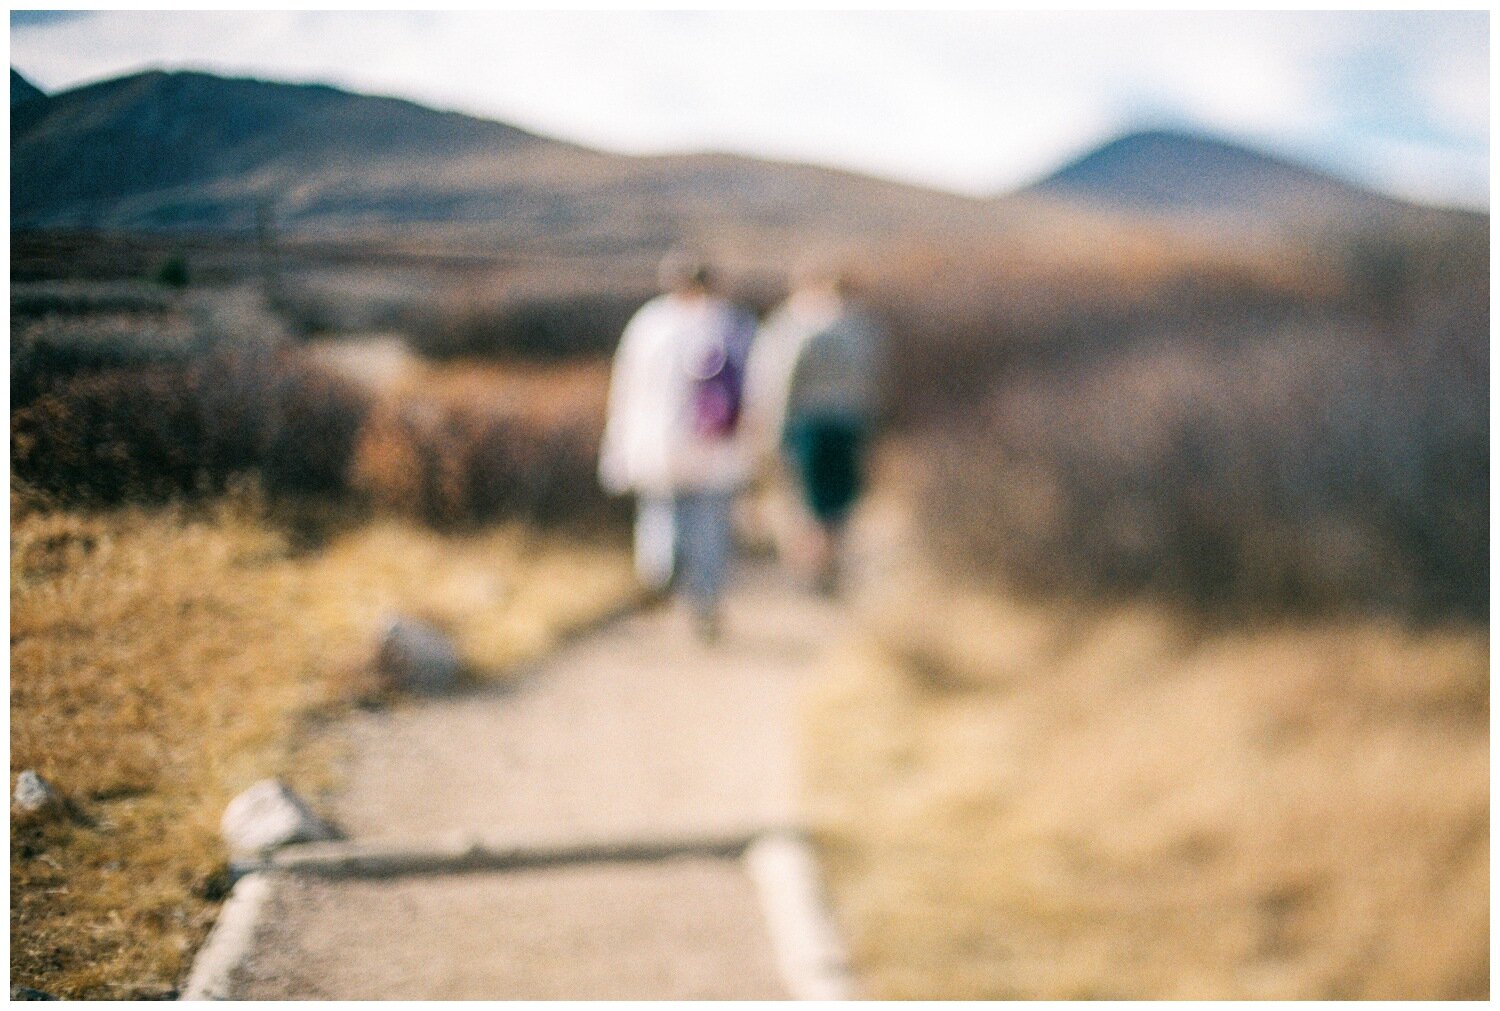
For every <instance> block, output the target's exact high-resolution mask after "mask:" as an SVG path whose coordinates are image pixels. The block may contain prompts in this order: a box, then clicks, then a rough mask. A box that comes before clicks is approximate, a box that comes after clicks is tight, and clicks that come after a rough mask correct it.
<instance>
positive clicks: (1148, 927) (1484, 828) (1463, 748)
mask: <svg viewBox="0 0 1500 1011" xmlns="http://www.w3.org/2000/svg"><path fill="white" fill-rule="evenodd" d="M923 599H925V600H929V601H930V600H934V599H941V600H943V602H944V603H943V607H942V609H941V614H937V613H935V612H934V610H933V609H932V608H931V607H930V606H928V607H918V606H916V604H915V601H918V600H923ZM869 607H870V608H871V611H870V614H869V618H870V620H869V621H868V622H867V627H868V628H869V629H870V630H871V631H869V632H867V633H866V634H865V635H864V636H863V637H862V638H857V639H855V640H854V641H853V642H852V643H851V644H850V645H849V646H848V647H847V648H846V649H845V650H844V651H843V652H842V654H841V655H840V656H839V658H838V660H837V661H836V663H835V665H834V668H833V670H832V672H831V675H830V677H829V679H828V680H827V681H826V683H825V684H823V685H822V686H821V687H820V689H819V691H818V692H817V693H816V694H815V695H814V696H813V697H812V698H811V699H810V700H809V703H808V706H807V708H806V711H805V714H804V715H805V720H804V722H805V726H806V729H807V731H808V733H807V735H806V744H805V752H806V754H805V766H806V779H807V782H808V783H810V784H811V786H810V788H809V791H808V797H807V803H808V808H809V811H810V813H811V816H812V818H813V821H814V825H815V826H816V828H817V831H818V836H819V840H820V844H821V847H822V850H823V853H824V854H825V858H826V862H827V866H828V869H829V874H830V885H831V889H832V892H833V896H834V900H835V907H836V910H837V913H838V915H839V918H840V920H841V921H842V923H843V924H844V926H845V928H846V930H847V931H848V933H849V934H850V936H851V941H852V945H853V948H854V955H855V958H856V960H857V964H858V966H859V968H860V970H861V974H862V976H863V978H864V980H865V981H866V982H867V984H868V986H869V988H870V989H871V991H872V992H871V993H870V994H869V995H870V996H874V997H883V998H916V997H921V998H968V999H991V998H1008V997H1022V998H1054V999H1068V998H1084V997H1109V998H1244V999H1258V998H1444V997H1467V998H1481V999H1482V998H1484V997H1485V996H1486V995H1487V993H1488V989H1489V963H1488V952H1489V928H1488V922H1489V919H1488V918H1489V802H1488V797H1489V741H1488V648H1489V642H1488V632H1487V630H1486V629H1484V628H1481V627H1452V628H1444V629H1432V630H1427V631H1412V630H1410V629H1407V628H1403V627H1400V626H1397V625H1395V624H1383V623H1378V622H1374V621H1367V622H1358V621H1355V620H1352V619H1351V620H1341V621H1339V622H1325V623H1321V624H1303V625H1292V624H1286V625H1279V626H1268V627H1262V628H1257V629H1250V628H1244V629H1220V630H1217V631H1215V630H1210V629H1205V628H1203V627H1202V626H1195V625H1191V624H1187V623H1185V622H1182V621H1179V620H1177V619H1175V618H1172V617H1169V616H1168V615H1166V614H1165V613H1164V612H1162V611H1160V610H1153V609H1149V608H1145V607H1133V608H1132V607H1122V608H1118V609H1114V610H1107V611H1106V610H1093V611H1089V610H1074V611H1072V612H1059V611H1057V610H1055V609H1044V608H1041V607H1033V606H1028V605H1025V604H1022V603H1018V602H1016V601H1010V600H1004V599H1000V598H996V597H989V596H982V595H971V594H966V593H962V592H957V591H955V590H954V589H953V588H952V587H951V586H948V585H945V584H944V583H942V582H937V581H929V582H927V584H926V585H907V586H906V587H905V588H904V589H902V590H900V591H893V592H892V593H890V594H889V595H888V596H887V597H886V598H885V599H884V600H881V601H876V602H872V603H870V604H869ZM877 629H878V630H879V631H874V630H877Z"/></svg>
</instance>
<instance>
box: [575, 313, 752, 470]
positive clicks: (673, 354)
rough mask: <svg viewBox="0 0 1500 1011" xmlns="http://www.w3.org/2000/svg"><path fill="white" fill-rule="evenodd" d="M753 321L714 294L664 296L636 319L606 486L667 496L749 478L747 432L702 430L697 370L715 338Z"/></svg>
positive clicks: (613, 383) (605, 447) (619, 376)
mask: <svg viewBox="0 0 1500 1011" xmlns="http://www.w3.org/2000/svg"><path fill="white" fill-rule="evenodd" d="M750 327H753V322H752V321H751V320H750V318H749V316H748V314H746V313H745V312H744V311H743V310H741V309H739V308H737V307H735V306H734V305H732V304H730V303H729V302H726V301H724V300H722V299H718V298H714V297H711V296H682V295H676V294H669V295H662V296H659V297H657V298H654V299H652V300H651V301H650V302H647V303H646V304H645V305H644V306H642V307H641V308H640V310H639V311H638V312H637V313H636V314H635V316H634V317H632V318H631V320H630V323H629V324H628V325H627V326H626V327H625V333H624V334H623V335H622V336H621V338H620V347H619V350H617V351H616V352H615V361H614V368H613V371H612V374H611V377H610V388H609V413H608V417H607V418H606V420H605V426H604V440H603V443H602V445H601V446H600V450H599V481H600V483H601V484H602V485H603V486H604V488H605V490H606V491H610V492H613V493H615V494H621V493H624V492H636V493H638V494H644V495H649V496H658V497H660V496H669V495H673V494H676V493H679V492H690V491H730V490H733V489H734V488H736V487H738V486H739V485H740V484H742V483H743V482H744V480H745V479H746V476H747V474H748V470H749V467H748V459H747V456H746V453H745V448H744V445H743V439H742V437H741V436H740V435H739V434H738V433H736V434H733V435H729V436H717V437H715V436H707V435H704V434H701V433H700V432H699V431H698V430H697V425H696V424H695V413H694V411H695V402H694V397H695V395H696V391H697V384H698V381H699V380H698V378H697V376H695V374H694V372H695V369H696V368H698V367H700V363H701V362H703V361H704V359H705V356H706V355H707V354H708V349H709V348H710V347H711V346H712V344H713V342H716V341H723V340H724V339H725V337H726V335H728V334H733V333H735V332H739V331H744V332H748V328H750Z"/></svg>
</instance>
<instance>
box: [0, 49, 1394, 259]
mask: <svg viewBox="0 0 1500 1011" xmlns="http://www.w3.org/2000/svg"><path fill="white" fill-rule="evenodd" d="M18 82H19V83H18ZM22 85H24V81H23V80H22V79H21V78H20V76H19V75H17V74H15V72H14V71H12V92H13V95H14V94H16V93H19V92H20V91H21V88H22ZM28 87H29V86H28ZM1412 210H1414V208H1413V207H1412V206H1411V205H1407V204H1402V203H1400V202H1399V201H1395V200H1391V199H1389V198H1386V197H1382V196H1379V195H1377V194H1374V193H1370V192H1368V191H1366V190H1362V189H1360V188H1358V187H1356V186H1354V185H1352V184H1350V183H1346V182H1342V181H1340V180H1337V179H1335V178H1333V177H1331V176H1327V175H1324V174H1322V173H1319V172H1315V171H1313V170H1311V169H1307V168H1303V167H1300V166H1296V165H1293V164H1291V163H1288V162H1285V161H1281V160H1279V159H1276V158H1272V157H1270V156H1267V155H1263V154H1258V153H1256V152H1253V151H1249V150H1247V149H1245V148H1241V147H1237V146H1234V145H1232V144H1227V143H1224V142H1221V141H1215V140H1209V139H1206V138H1203V137H1196V136H1192V135H1188V134H1181V133H1168V132H1152V133H1139V134H1133V135H1130V136H1127V137H1122V138H1120V139H1119V140H1116V141H1113V142H1111V143H1109V144H1107V145H1105V146H1104V147H1102V148H1100V149H1099V150H1097V151H1095V152H1093V153H1091V154H1089V155H1087V156H1085V157H1083V158H1081V159H1079V160H1078V161H1076V162H1074V163H1072V164H1071V165H1068V166H1066V167H1064V168H1063V169H1061V170H1060V171H1058V172H1057V173H1056V174H1055V175H1053V176H1051V177H1050V178H1048V179H1046V180H1044V181H1043V182H1042V183H1040V184H1038V185H1037V186H1035V187H1032V188H1031V189H1029V190H1027V191H1023V192H1022V193H1020V194H1011V195H1009V196H1006V197H1003V198H1000V199H995V200H980V199H974V198H969V197H963V196H958V195H955V194H950V193H940V192H936V191H933V190H927V189H922V188H920V187H915V186H907V185H902V184H899V183H894V182H886V181H882V180H877V179H872V178H869V177H867V176H861V175H858V174H855V173H852V172H844V171H837V170H833V169H826V168H817V167H812V166H806V165H793V164H786V163H782V162H774V161H766V160H761V159H757V158H750V157H742V156H736V155H728V154H701V155H674V156H658V157H632V156H626V155H617V154H608V153H604V152H600V151H594V150H590V149H587V148H584V147H579V146H576V145H573V144H568V143H564V142H561V141H557V140H553V139H549V138H545V137H541V136H538V135H536V134H533V133H528V132H527V131H525V130H521V129H518V128H516V127H514V126H509V125H506V124H504V123H498V122H493V121H490V120H484V119H478V118H475V117H472V116H465V115H460V114H457V113H452V112H440V111H437V110H434V109H430V108H426V107H424V106H420V105H416V104H414V103H412V102H407V101H402V100H399V99H394V98H381V97H374V96H369V95H360V94H354V93H350V92H347V91H342V90H340V89H337V88H333V87H328V86H326V85H314V84H288V83H281V82H274V81H262V80H247V79H238V78H224V77H219V76H215V75H211V74H204V73H188V72H178V73H168V72H162V71H151V72H147V73H140V74H134V75H131V76H128V77H122V78H117V79H114V80H109V81H102V82H99V83H96V84H91V85H86V86H84V87H80V88H76V89H73V90H70V91H65V92H61V93H58V94H54V95H51V96H48V97H47V98H46V100H45V101H36V100H26V101H21V102H20V103H19V104H15V105H13V108H12V114H11V225H12V228H15V229H35V228H52V229H105V230H113V231H121V232H125V231H153V232H185V231H195V232H205V233H219V234H239V235H245V234H249V233H250V232H252V231H253V230H254V229H255V228H256V227H257V224H258V222H259V221H261V220H262V219H263V218H264V217H265V215H266V213H267V212H268V211H269V213H270V214H271V216H272V217H273V219H274V220H275V222H276V224H277V227H278V228H279V229H281V230H283V231H284V232H286V233H288V234H298V235H303V236H307V237H326V238H342V237H355V236H363V237H371V238H377V239H391V238H400V239H403V240H414V241H422V242H426V241H429V240H431V241H436V242H444V243H449V244H450V245H452V244H458V245H462V246H465V247H467V248H472V249H481V250H484V251H495V250H500V249H504V250H507V251H509V252H511V253H522V254H524V253H528V252H540V253H544V254H552V253H566V254H569V255H572V254H578V253H588V254H597V255H605V256H617V255H619V254H622V253H648V252H651V251H659V250H661V249H664V248H666V247H667V246H669V245H671V244H673V243H677V242H682V241H689V242H692V241H703V240H705V239H707V240H709V241H712V242H713V243H714V245H715V246H716V247H718V248H726V247H732V248H738V247H743V248H745V249H747V250H752V251H754V250H758V251H759V253H758V254H757V255H762V256H765V255H769V256H774V257H777V258H785V257H786V256H788V255H793V256H797V255H801V254H803V253H806V252H807V250H808V249H810V248H812V249H816V248H817V247H819V246H822V245H830V244H831V245H838V246H842V245H846V244H847V243H849V242H858V243H861V244H864V245H866V246H869V247H873V248H881V247H883V246H884V245H888V244H889V243H890V242H891V241H892V240H895V239H901V240H908V239H915V240H919V241H920V240H929V241H932V242H934V243H937V244H940V245H949V246H951V245H953V244H954V243H956V242H961V241H964V240H967V239H978V240H981V241H993V240H995V239H997V238H999V239H1000V240H1001V241H1004V240H1005V236H1006V235H1013V234H1016V233H1017V232H1018V231H1031V232H1033V233H1036V232H1038V231H1048V230H1051V231H1056V230H1058V229H1062V230H1065V231H1071V232H1072V233H1074V234H1077V233H1078V232H1079V228H1078V227H1077V226H1079V225H1080V224H1082V225H1084V226H1086V224H1087V222H1090V221H1098V220H1100V218H1101V217H1117V218H1118V217H1140V216H1141V215H1142V214H1144V215H1147V216H1150V217H1152V218H1154V219H1157V220H1158V221H1167V222H1170V221H1172V220H1173V219H1174V218H1181V217H1187V218H1191V219H1194V221H1195V222H1200V223H1201V222H1202V221H1205V220H1206V221H1211V222H1213V223H1214V225H1215V227H1217V226H1218V225H1219V224H1220V223H1228V218H1230V217H1235V218H1238V219H1241V223H1243V221H1249V222H1252V223H1253V224H1255V225H1256V226H1257V227H1262V226H1267V225H1269V226H1272V227H1301V226H1303V225H1304V224H1309V223H1318V222H1320V221H1327V220H1330V219H1340V220H1344V221H1354V222H1356V223H1358V222H1364V221H1368V220H1372V216H1373V218H1374V219H1387V218H1389V217H1390V216H1391V215H1392V214H1396V213H1406V212H1409V211H1412Z"/></svg>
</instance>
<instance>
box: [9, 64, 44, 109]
mask: <svg viewBox="0 0 1500 1011" xmlns="http://www.w3.org/2000/svg"><path fill="white" fill-rule="evenodd" d="M46 97H47V93H46V92H45V91H43V90H42V89H41V88H38V87H37V86H36V85H35V84H32V83H31V82H30V81H28V80H26V78H24V77H22V76H21V75H20V74H18V73H16V68H15V67H11V68H10V107H11V108H12V109H14V108H15V107H16V106H18V105H20V104H21V103H23V102H30V101H31V100H32V99H35V98H46Z"/></svg>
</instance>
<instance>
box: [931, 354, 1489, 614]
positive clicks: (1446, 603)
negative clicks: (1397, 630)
mask: <svg viewBox="0 0 1500 1011" xmlns="http://www.w3.org/2000/svg"><path fill="white" fill-rule="evenodd" d="M1444 336H1445V338H1446V339H1443V340H1440V341H1433V342H1430V343H1427V344H1415V345H1413V344H1410V343H1405V342H1402V341H1388V340H1381V339H1378V338H1375V337H1372V336H1371V333H1370V331H1369V330H1368V329H1359V328H1355V327H1352V326H1348V325H1346V326H1344V327H1341V328H1333V327H1331V326H1330V327H1329V328H1327V329H1324V330H1323V331H1322V332H1318V331H1291V332H1283V333H1280V334H1276V335H1266V336H1265V337H1264V338H1263V340H1262V342H1260V343H1258V344H1255V345H1245V346H1242V347H1241V348H1240V349H1239V350H1236V351H1234V352H1232V353H1225V352H1223V351H1217V350H1208V349H1202V348H1196V349H1195V348H1184V347H1181V346H1179V345H1176V344H1172V345H1167V346H1162V347H1158V348H1155V349H1150V350H1141V351H1137V352H1135V353H1132V354H1130V355H1128V356H1126V357H1124V358H1123V359H1120V360H1116V361H1113V362H1111V363H1109V364H1106V365H1102V366H1099V367H1095V368H1090V369H1086V370H1081V371H1079V372H1076V373H1073V374H1053V375H1047V376H1037V375H1033V376H1030V377H1028V378H1027V379H1026V380H1025V381H1024V382H1023V381H1019V380H1017V381H1015V382H1013V383H1010V384H1007V385H1005V386H1003V387H1001V388H999V389H997V390H995V391H994V392H993V393H992V394H991V396H990V398H989V400H988V401H987V403H986V407H985V410H984V411H983V412H982V414H980V415H979V416H977V417H975V418H973V419H972V420H971V421H970V422H969V423H968V424H965V425H961V426H958V427H956V428H949V429H947V430H943V431H941V432H934V433H932V434H930V435H929V436H928V437H927V439H926V441H925V442H924V446H925V455H926V456H927V459H928V460H929V461H930V462H931V466H930V468H929V471H928V484H927V487H926V488H925V490H924V492H923V494H922V495H921V496H919V500H920V501H922V502H923V503H925V511H924V520H925V529H926V530H927V532H928V535H929V538H930V541H931V542H932V544H933V545H934V546H935V547H936V548H937V550H938V551H939V552H940V554H941V555H942V557H944V558H945V559H947V560H948V562H949V563H950V564H951V565H953V566H955V567H962V569H963V570H964V571H966V572H967V573H969V574H970V575H975V576H978V577H979V578H980V579H982V580H983V579H990V580H999V581H1003V582H1006V583H1008V584H1010V585H1013V586H1018V587H1021V588H1024V589H1026V590H1029V591H1032V592H1040V593H1047V594H1055V593H1061V594H1065V595H1072V596H1089V595H1096V594H1100V593H1104V594H1133V593H1143V592H1144V593H1149V594H1154V595H1157V596H1162V597H1168V598H1171V599H1174V600H1177V601H1179V602H1181V603H1185V604H1188V605H1190V606H1192V607H1194V608H1197V609H1200V610H1208V611H1232V612H1235V613H1244V612H1247V611H1260V612H1265V611H1285V610H1309V609H1312V610H1328V609H1337V608H1346V607H1354V608H1361V609H1369V610H1375V611H1381V612H1387V613H1401V614H1408V615H1417V616H1433V615H1438V614H1451V613H1457V614H1463V615H1467V616H1473V617H1480V616H1482V615H1483V614H1484V613H1485V612H1486V610H1487V607H1488V539H1489V534H1488V507H1489V501H1488V472H1489V463H1488V460H1489V437H1488V428H1489V411H1488V388H1487V358H1488V352H1487V348H1486V346H1485V343H1484V337H1483V333H1482V331H1480V330H1477V329H1474V328H1472V327H1471V328H1469V329H1468V330H1467V331H1466V332H1465V333H1448V334H1446V335H1444Z"/></svg>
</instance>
